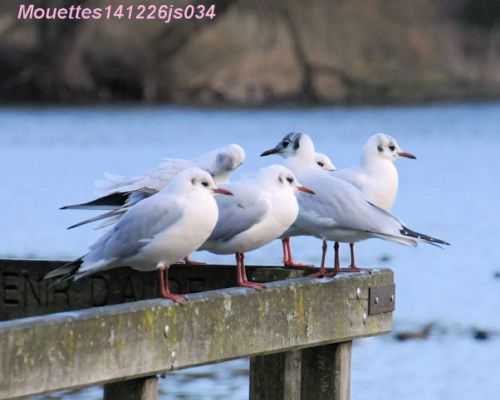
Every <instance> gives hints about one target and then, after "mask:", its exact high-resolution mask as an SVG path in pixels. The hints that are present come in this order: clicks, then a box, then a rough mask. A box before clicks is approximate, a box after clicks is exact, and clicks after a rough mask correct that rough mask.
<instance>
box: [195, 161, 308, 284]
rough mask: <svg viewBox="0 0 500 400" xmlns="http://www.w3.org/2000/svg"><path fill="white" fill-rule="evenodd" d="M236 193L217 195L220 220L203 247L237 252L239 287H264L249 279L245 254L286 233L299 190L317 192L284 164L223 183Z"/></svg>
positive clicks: (293, 214)
mask: <svg viewBox="0 0 500 400" xmlns="http://www.w3.org/2000/svg"><path fill="white" fill-rule="evenodd" d="M223 187H224V188H226V189H229V190H230V191H231V192H232V193H233V196H231V197H226V196H225V197H218V198H217V199H216V201H217V205H218V206H219V219H218V221H217V225H216V227H215V229H214V230H213V232H212V234H211V235H210V237H209V238H208V240H207V241H206V242H205V243H204V244H203V245H202V246H201V247H200V250H208V251H209V252H211V253H214V254H235V255H236V267H237V281H238V285H239V286H243V287H249V288H253V289H257V290H259V289H262V288H263V287H264V286H263V285H262V284H260V283H254V282H249V281H248V278H247V275H246V271H245V258H244V257H245V256H244V253H246V252H249V251H252V250H255V249H258V248H259V247H262V246H264V245H265V244H267V243H270V242H271V241H273V240H274V239H276V238H278V237H279V236H280V235H282V234H283V232H285V231H286V230H287V229H288V228H289V227H290V226H291V225H292V224H293V222H294V221H295V219H296V218H297V215H298V212H299V206H298V203H297V198H296V196H295V192H296V191H300V192H304V193H308V195H310V194H314V192H313V191H312V190H310V189H308V188H307V187H305V186H302V185H301V184H300V183H299V181H298V180H297V178H296V177H295V175H294V174H293V173H292V171H290V170H289V169H288V168H286V167H284V166H282V165H271V166H268V167H264V168H261V169H260V170H259V171H258V173H257V175H256V176H253V177H246V178H243V179H241V180H239V181H236V182H231V183H227V184H225V185H223Z"/></svg>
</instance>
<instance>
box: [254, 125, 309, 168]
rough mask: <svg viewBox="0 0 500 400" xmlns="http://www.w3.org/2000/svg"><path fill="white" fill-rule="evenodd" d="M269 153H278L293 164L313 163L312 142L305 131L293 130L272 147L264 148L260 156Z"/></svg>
mask: <svg viewBox="0 0 500 400" xmlns="http://www.w3.org/2000/svg"><path fill="white" fill-rule="evenodd" d="M270 154H279V155H281V156H282V157H284V158H285V159H287V161H292V160H293V163H294V165H296V166H298V164H300V166H304V167H312V166H314V165H315V163H314V154H315V151H314V143H313V141H312V140H311V138H310V137H309V136H308V135H306V134H305V133H298V132H293V133H289V134H288V135H286V136H285V137H284V138H283V139H281V141H280V142H279V143H278V144H277V145H276V146H275V147H274V148H272V149H269V150H266V151H265V152H263V153H262V154H261V155H260V156H261V157H263V156H268V155H270Z"/></svg>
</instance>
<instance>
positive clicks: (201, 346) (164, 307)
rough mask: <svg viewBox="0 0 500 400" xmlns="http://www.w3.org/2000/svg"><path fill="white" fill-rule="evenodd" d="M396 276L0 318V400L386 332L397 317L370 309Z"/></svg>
mask: <svg viewBox="0 0 500 400" xmlns="http://www.w3.org/2000/svg"><path fill="white" fill-rule="evenodd" d="M392 283H393V274H392V271H390V270H380V271H375V272H374V273H373V274H372V275H368V274H346V275H343V276H338V277H336V278H333V279H331V278H329V279H321V280H320V279H314V278H300V279H296V280H288V281H279V282H272V283H269V284H268V288H267V289H265V290H263V291H260V292H256V291H254V290H251V289H242V288H232V289H225V290H217V291H212V292H204V293H196V294H192V295H189V296H188V298H189V301H188V302H187V303H186V304H185V305H182V306H179V305H177V304H174V303H172V302H170V301H168V300H163V299H155V300H144V301H139V302H134V303H126V304H120V305H115V306H108V307H100V308H94V309H88V310H82V311H74V312H66V313H61V314H55V315H51V316H43V317H32V318H25V319H21V320H13V321H6V322H0V349H2V351H1V353H0V376H1V377H2V379H1V380H0V398H2V399H4V398H12V397H17V396H26V395H32V394H37V393H44V392H48V391H52V390H60V389H66V388H76V387H80V386H86V385H92V384H98V383H105V382H111V381H116V380H123V379H133V378H137V377H141V376H149V375H153V374H155V373H158V372H162V371H171V370H176V369H181V368H186V367H190V366H195V365H201V364H208V363H213V362H220V361H224V360H229V359H234V358H239V357H246V356H255V355H262V354H268V353H273V352H282V351H291V350H296V349H300V348H304V347H309V346H318V345H323V344H327V343H335V342H345V341H349V340H352V339H354V338H357V337H364V336H370V335H379V334H383V333H387V332H389V331H390V329H391V322H392V314H391V313H381V314H377V315H373V316H369V315H368V289H369V287H379V286H383V285H389V284H392Z"/></svg>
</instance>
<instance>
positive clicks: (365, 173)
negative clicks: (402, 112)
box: [334, 133, 416, 210]
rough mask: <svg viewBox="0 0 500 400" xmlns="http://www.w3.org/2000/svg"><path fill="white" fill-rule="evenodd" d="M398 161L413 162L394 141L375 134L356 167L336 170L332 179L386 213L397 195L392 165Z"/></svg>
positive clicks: (384, 135)
mask: <svg viewBox="0 0 500 400" xmlns="http://www.w3.org/2000/svg"><path fill="white" fill-rule="evenodd" d="M400 157H406V158H410V159H413V160H414V159H416V157H415V156H414V155H413V154H411V153H408V152H406V151H403V150H402V149H401V148H400V147H399V145H398V143H397V142H396V140H395V139H394V138H392V137H391V136H389V135H386V134H385V133H377V134H376V135H373V136H372V137H370V138H369V139H368V141H367V142H366V144H365V145H364V147H363V151H362V155H361V163H360V165H359V166H355V167H349V168H342V169H338V170H337V171H335V172H334V175H335V176H337V177H339V178H342V179H344V180H346V181H348V182H351V183H352V184H353V185H354V186H356V187H357V188H358V189H359V190H361V191H362V192H363V193H364V194H365V195H366V197H368V200H370V201H371V202H372V203H374V204H375V205H377V206H379V207H381V208H383V209H385V210H388V209H390V208H391V207H392V205H393V204H394V201H395V200H396V194H397V192H398V181H399V178H398V170H397V169H396V167H395V166H394V161H396V160H397V159H398V158H400Z"/></svg>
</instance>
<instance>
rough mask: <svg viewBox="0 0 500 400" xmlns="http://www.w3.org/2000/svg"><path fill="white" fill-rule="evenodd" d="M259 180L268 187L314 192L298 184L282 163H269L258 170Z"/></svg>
mask: <svg viewBox="0 0 500 400" xmlns="http://www.w3.org/2000/svg"><path fill="white" fill-rule="evenodd" d="M259 178H260V180H261V182H262V183H263V184H264V185H265V186H266V187H268V188H272V189H275V190H286V191H290V192H292V193H293V192H295V191H296V190H298V191H299V192H304V193H310V194H314V192H313V191H312V190H311V189H309V188H307V187H305V186H302V185H301V184H300V182H299V181H298V179H297V178H296V176H295V175H294V173H293V172H292V171H291V170H290V169H289V168H287V167H284V166H283V165H277V164H274V165H270V166H268V167H264V168H261V169H260V170H259Z"/></svg>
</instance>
